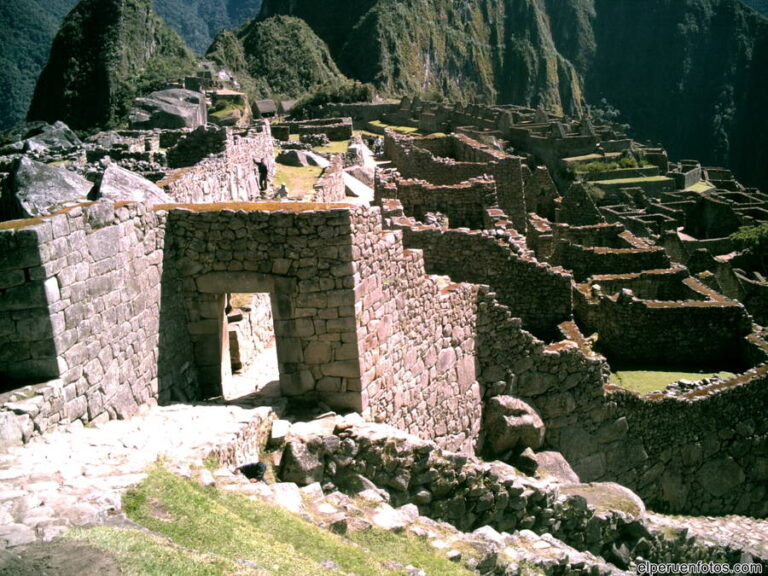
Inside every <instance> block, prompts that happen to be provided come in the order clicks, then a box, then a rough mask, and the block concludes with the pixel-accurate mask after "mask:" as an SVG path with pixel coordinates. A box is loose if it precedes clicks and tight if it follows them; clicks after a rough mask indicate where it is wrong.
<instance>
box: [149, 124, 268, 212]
mask: <svg viewBox="0 0 768 576" xmlns="http://www.w3.org/2000/svg"><path fill="white" fill-rule="evenodd" d="M216 133H217V134H219V133H224V134H225V135H226V138H225V140H224V142H223V144H222V145H223V151H222V152H220V153H218V154H215V155H211V156H207V157H205V158H204V159H203V160H201V161H200V162H198V163H197V164H195V165H194V166H189V167H185V168H177V169H175V170H171V171H169V172H168V174H167V175H166V177H165V178H164V179H163V180H162V181H160V182H158V185H159V186H160V187H161V188H163V189H164V190H165V191H166V192H167V193H168V195H169V196H170V197H171V198H172V199H173V201H174V202H178V203H184V204H199V203H212V202H247V201H250V200H253V199H255V198H258V197H259V174H258V171H257V170H256V165H255V162H257V161H258V160H264V162H265V163H266V164H267V167H268V169H269V174H270V176H271V177H274V174H275V170H276V168H275V160H274V151H273V146H272V132H271V130H270V126H269V123H268V122H267V123H265V124H264V125H263V126H261V127H260V129H259V131H249V132H246V133H244V134H240V135H238V134H236V133H235V132H233V131H232V129H230V128H217V129H216Z"/></svg>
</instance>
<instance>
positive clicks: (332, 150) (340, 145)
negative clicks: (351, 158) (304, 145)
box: [313, 140, 349, 154]
mask: <svg viewBox="0 0 768 576" xmlns="http://www.w3.org/2000/svg"><path fill="white" fill-rule="evenodd" d="M313 150H314V151H315V152H319V153H320V154H346V153H347V150H349V140H337V141H332V142H331V143H330V144H328V145H327V146H317V147H315V148H313Z"/></svg>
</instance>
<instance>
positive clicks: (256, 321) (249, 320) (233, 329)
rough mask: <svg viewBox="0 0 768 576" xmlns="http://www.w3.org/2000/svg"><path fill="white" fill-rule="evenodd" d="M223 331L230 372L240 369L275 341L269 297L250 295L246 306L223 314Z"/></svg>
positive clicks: (266, 295) (250, 362) (245, 366)
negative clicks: (226, 331) (226, 342)
mask: <svg viewBox="0 0 768 576" xmlns="http://www.w3.org/2000/svg"><path fill="white" fill-rule="evenodd" d="M227 329H228V330H229V353H230V360H231V363H232V370H244V369H245V368H247V367H248V366H250V365H251V364H252V363H253V360H254V359H255V358H256V356H257V355H258V354H259V353H260V352H263V351H264V350H265V349H266V348H268V347H269V346H271V345H274V342H275V327H274V323H273V320H272V304H271V302H270V298H269V294H263V293H260V294H252V295H251V298H250V301H249V303H248V304H247V305H244V306H242V307H240V308H236V309H233V310H232V311H231V312H230V313H229V314H227Z"/></svg>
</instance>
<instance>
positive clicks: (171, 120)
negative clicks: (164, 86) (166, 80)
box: [129, 88, 208, 130]
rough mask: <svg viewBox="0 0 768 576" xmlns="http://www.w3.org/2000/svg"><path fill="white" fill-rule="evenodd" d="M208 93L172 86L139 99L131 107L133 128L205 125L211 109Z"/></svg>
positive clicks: (130, 118) (170, 127) (172, 127)
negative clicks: (208, 107)
mask: <svg viewBox="0 0 768 576" xmlns="http://www.w3.org/2000/svg"><path fill="white" fill-rule="evenodd" d="M207 110H208V109H207V108H206V104H205V96H204V95H203V94H201V93H200V92H193V91H192V90H183V89H181V88H171V89H168V90H160V91H158V92H152V93H151V94H150V95H149V96H147V97H146V98H137V99H136V101H135V103H134V108H133V109H132V110H131V114H130V117H129V120H130V122H131V127H132V128H135V129H138V130H151V129H153V128H166V129H175V128H191V129H194V128H197V127H199V126H205V124H206V122H207V121H208V112H207Z"/></svg>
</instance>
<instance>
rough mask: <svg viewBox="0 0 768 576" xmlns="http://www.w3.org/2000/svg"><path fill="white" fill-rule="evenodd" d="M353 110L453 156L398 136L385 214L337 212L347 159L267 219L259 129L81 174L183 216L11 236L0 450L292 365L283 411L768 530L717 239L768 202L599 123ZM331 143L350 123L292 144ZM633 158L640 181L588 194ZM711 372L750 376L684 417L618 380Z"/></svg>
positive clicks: (759, 350) (745, 322) (416, 107)
mask: <svg viewBox="0 0 768 576" xmlns="http://www.w3.org/2000/svg"><path fill="white" fill-rule="evenodd" d="M346 110H349V111H350V116H353V117H355V118H362V120H358V122H362V123H363V124H362V126H363V127H369V128H371V129H374V130H375V129H378V128H379V126H377V125H376V124H373V125H370V124H365V123H366V122H369V121H370V120H372V119H382V120H384V121H385V122H388V123H392V124H395V123H397V125H409V123H410V124H411V125H413V126H414V127H415V128H419V129H421V130H422V131H440V132H443V133H446V134H449V135H436V136H431V137H425V138H422V137H416V136H402V135H398V134H396V133H394V132H387V133H386V134H385V147H384V148H385V157H386V159H387V161H388V165H385V166H380V167H379V169H378V170H377V172H376V177H375V182H374V187H373V188H374V190H373V206H364V205H363V206H360V205H358V204H360V202H356V201H354V200H356V199H352V198H350V197H346V196H345V194H344V190H345V185H344V175H343V166H344V159H342V158H336V159H333V160H331V162H330V164H329V168H328V169H326V173H325V175H324V176H323V179H322V182H321V183H319V185H318V186H316V189H315V192H314V194H313V198H312V199H313V200H314V202H295V203H294V202H290V203H277V202H259V201H255V199H256V198H257V196H258V195H257V185H256V179H257V176H256V174H255V171H254V162H253V161H254V159H259V158H267V159H268V160H269V163H270V170H272V171H274V166H273V164H272V158H273V157H274V153H273V141H272V136H273V134H274V133H275V128H276V125H275V126H270V124H269V123H264V122H262V123H259V124H256V125H252V126H250V127H249V128H247V129H232V128H221V127H219V128H213V127H207V128H197V129H196V130H195V131H178V130H167V131H163V130H156V131H148V132H141V131H134V132H130V133H127V132H126V133H122V134H116V135H115V136H114V137H110V138H111V144H109V146H107V144H108V139H105V138H104V137H103V136H102V137H101V138H102V140H101V141H100V142H101V143H100V144H94V145H93V146H92V147H91V148H89V149H88V156H89V157H90V158H91V159H93V161H96V162H98V160H97V157H99V158H101V157H103V156H104V155H109V156H110V157H111V158H113V160H114V161H118V162H119V161H120V160H121V159H126V160H129V161H131V162H138V161H141V162H146V167H148V168H149V170H147V172H146V173H147V174H148V175H149V174H150V173H151V174H154V180H155V181H156V182H157V184H158V186H159V187H160V188H162V193H163V194H165V195H167V197H168V202H163V203H158V204H155V205H150V204H149V203H146V202H125V201H122V200H120V201H114V200H111V201H110V200H105V199H101V200H99V201H97V202H92V203H88V202H86V203H82V202H80V200H83V198H81V197H77V198H74V199H73V200H72V205H69V206H66V207H64V209H62V210H59V211H54V213H52V214H49V215H40V217H36V218H33V219H28V220H8V221H6V222H4V223H2V224H0V246H1V248H0V270H1V271H2V273H0V344H2V346H0V375H2V378H3V388H2V392H3V394H2V396H0V404H1V405H2V407H3V409H2V411H0V431H2V434H1V435H0V437H2V439H3V443H4V444H5V445H9V444H13V443H18V442H22V441H27V440H29V438H31V437H32V436H34V435H37V434H43V433H45V432H46V431H48V430H50V429H51V428H53V427H55V426H57V425H59V424H60V423H64V422H70V421H74V420H81V421H83V422H84V423H88V422H101V421H104V420H108V419H110V418H125V417H129V416H131V415H132V414H135V413H136V412H137V411H138V410H139V407H140V406H142V405H144V404H146V403H149V402H152V401H154V400H157V401H159V402H161V403H169V402H174V401H180V402H188V401H195V400H203V399H206V398H211V397H214V396H218V395H220V394H221V393H222V386H223V382H224V380H225V378H226V377H227V375H228V371H229V370H231V364H232V358H233V356H234V355H235V354H234V353H233V351H235V352H236V353H237V354H239V353H240V350H246V349H247V348H248V347H249V346H250V347H254V346H257V345H262V344H263V342H264V341H266V340H270V339H271V338H274V341H275V346H276V349H277V357H278V364H279V383H280V390H281V393H282V395H284V396H286V397H289V398H292V399H300V400H302V401H305V402H309V403H313V404H320V403H322V404H324V405H327V406H328V407H330V408H332V409H333V410H336V411H340V412H348V411H354V412H359V413H360V414H361V415H362V416H363V417H364V418H365V419H366V420H369V421H373V422H386V423H387V424H390V425H393V426H395V427H397V428H399V429H401V430H403V431H406V432H408V433H411V434H414V435H416V436H419V437H421V438H423V439H426V440H429V441H431V442H433V443H434V445H435V446H436V447H438V448H441V449H445V450H451V451H454V452H457V453H461V454H464V455H475V454H476V455H480V456H485V457H488V458H491V459H501V460H505V461H507V462H510V463H512V464H514V465H516V466H519V467H520V468H521V469H525V468H526V466H528V467H531V466H532V468H531V471H532V470H533V469H535V467H536V464H535V463H533V464H531V450H547V451H557V452H560V453H561V454H562V455H563V456H564V457H565V459H567V461H568V463H570V465H571V466H572V467H573V470H574V471H575V472H576V474H578V476H579V478H580V479H581V480H582V481H584V482H609V481H611V482H619V483H621V484H623V485H624V486H626V487H628V488H630V489H632V490H634V491H635V492H637V494H639V495H640V497H642V499H643V500H644V501H645V502H646V503H647V504H648V506H650V507H653V508H654V509H657V510H661V511H668V512H676V513H688V514H732V513H738V514H744V515H751V516H756V517H764V516H766V515H767V514H768V499H766V492H765V490H766V488H765V486H766V480H768V445H767V444H766V433H767V430H766V423H765V420H764V418H763V417H762V415H763V413H764V411H765V409H766V408H768V395H766V392H765V387H766V385H768V364H767V363H766V361H767V360H768V345H767V344H766V341H765V334H764V333H763V332H762V331H761V328H760V327H759V326H756V325H755V324H754V321H756V320H758V318H759V317H760V316H759V315H760V312H759V308H753V307H754V306H756V304H754V302H753V301H754V300H757V301H759V298H757V299H755V298H754V296H751V297H750V298H751V299H750V298H746V296H745V294H747V290H746V289H744V288H739V287H740V286H742V285H743V283H744V282H747V281H753V280H752V278H751V277H750V276H749V275H748V274H747V273H746V272H745V271H744V270H743V269H742V268H741V266H744V265H745V264H743V263H741V262H740V261H739V260H738V256H734V255H731V256H730V257H729V258H724V257H723V256H725V255H728V254H730V252H729V250H730V248H732V247H729V246H728V245H727V242H726V241H725V240H723V238H724V235H727V234H729V233H730V232H731V231H733V230H734V229H735V228H734V227H738V225H741V224H743V223H745V222H753V221H754V222H757V221H764V220H761V218H762V212H761V210H764V209H765V208H764V196H763V195H762V194H761V193H760V192H758V191H747V190H742V189H741V188H740V185H738V183H735V181H733V180H732V179H731V178H730V175H729V173H727V172H726V171H724V170H717V169H706V168H701V167H699V166H697V165H694V164H693V163H692V162H690V161H684V162H681V163H679V164H674V163H670V162H669V161H668V159H667V158H666V154H665V153H664V152H663V150H657V149H642V148H637V147H636V145H635V143H632V142H631V141H629V140H628V139H626V138H625V137H624V135H623V134H621V133H620V132H618V131H617V129H616V128H615V127H613V126H607V125H598V126H595V125H593V124H592V123H591V122H590V121H588V120H586V119H582V120H571V119H564V118H552V117H550V116H548V115H547V114H546V113H544V112H542V111H535V110H530V109H524V108H518V107H482V106H469V107H462V106H448V105H437V104H430V103H426V102H421V101H418V102H417V101H413V102H411V101H410V100H404V101H403V102H402V103H401V105H399V106H393V105H391V104H386V105H360V104H357V105H349V106H345V105H333V106H329V107H328V111H329V113H330V114H343V113H344V112H345V111H346ZM318 126H321V127H322V126H325V127H327V128H328V129H332V130H337V129H338V130H344V131H345V134H346V131H347V130H351V127H352V123H351V121H344V122H337V121H335V120H330V121H325V123H324V122H323V121H315V122H311V123H309V124H306V123H305V124H300V123H297V124H296V125H295V126H294V125H293V124H291V125H290V126H289V127H288V129H289V131H290V133H299V134H300V133H302V130H310V131H311V130H317V127H318ZM356 127H357V125H356ZM282 129H283V130H284V129H285V128H282ZM307 133H309V132H307ZM161 143H162V144H165V145H161ZM597 143H601V144H602V146H601V149H602V152H600V153H597V154H596V153H595V147H596V145H597ZM105 152H108V154H107V153H105ZM625 152H626V154H628V155H632V158H633V159H634V158H635V156H639V157H642V162H639V163H638V162H637V161H636V160H632V161H628V162H627V163H631V162H635V163H638V164H639V165H638V166H636V167H634V168H629V170H632V171H633V172H632V173H631V174H629V173H627V172H626V170H627V168H623V167H622V166H621V165H620V164H619V165H618V166H615V167H614V166H611V165H609V164H610V163H608V162H606V163H605V164H606V165H605V166H601V167H602V168H605V170H603V172H602V173H599V174H598V173H596V172H595V171H593V170H590V172H589V174H588V176H584V177H581V176H579V174H580V168H579V166H582V165H586V164H588V163H589V162H598V163H601V162H604V161H605V160H607V159H612V158H617V159H620V158H622V154H624V153H625ZM603 154H605V158H603ZM614 155H615V156H614ZM595 156H597V157H595ZM624 157H625V158H627V155H625V156H624ZM84 171H86V172H87V169H84ZM614 172H616V173H614ZM662 174H663V175H662ZM6 180H7V179H6ZM734 188H735V190H733V189H734ZM596 191H597V192H596ZM3 198H4V199H5V198H6V192H5V190H4V196H3ZM4 201H5V200H4ZM722 214H727V215H729V216H728V217H726V218H724V217H723V216H722ZM12 216H16V214H12ZM701 250H706V252H707V254H709V255H710V258H704V257H700V256H699V255H701V252H700V251H701ZM729 262H738V263H739V265H738V266H736V265H735V264H734V265H732V267H731V272H732V274H730V275H729V274H728V273H727V272H726V270H727V268H728V265H729ZM694 264H695V266H694ZM708 266H714V267H715V270H714V271H713V277H711V278H709V279H708V278H707V275H706V274H703V272H704V271H707V270H709V268H708ZM742 272H743V273H742ZM734 278H735V279H736V280H734ZM754 281H755V282H756V283H757V284H760V282H759V278H758V277H754ZM740 283H741V284H740ZM721 284H722V286H726V288H727V290H725V289H723V288H721ZM721 290H722V292H721ZM723 292H726V294H725V295H724V294H723ZM234 293H245V294H254V293H255V294H259V295H260V296H258V300H257V301H256V304H255V307H256V310H257V312H256V315H257V316H258V317H260V318H261V320H260V321H258V322H257V323H261V326H262V327H263V323H266V324H269V323H270V322H271V324H272V328H273V329H272V330H269V329H266V330H263V329H262V328H259V330H260V332H259V334H260V336H258V337H254V336H253V334H254V330H253V329H248V330H245V331H244V332H243V328H242V326H241V327H240V328H236V327H233V326H232V324H236V323H238V322H243V321H244V319H243V318H242V313H238V312H234V314H233V312H232V310H229V309H228V295H231V294H234ZM750 294H752V292H750ZM734 296H739V297H743V299H744V304H741V303H739V302H738V301H737V300H734V299H733V297H734ZM745 305H746V307H745ZM753 309H755V310H758V311H757V312H752V310H753ZM750 313H752V315H750ZM248 322H250V320H248ZM593 333H597V334H599V338H598V341H597V345H595V343H594V341H593V340H592V339H591V338H590V337H589V335H591V334H593ZM233 340H234V341H236V344H235V346H234V347H233ZM240 340H243V341H248V342H250V343H249V344H246V343H244V344H243V345H242V346H240V345H239V344H237V343H238V342H240ZM596 348H597V350H598V351H596ZM702 356H705V359H706V360H707V361H710V362H712V363H713V364H715V365H716V367H717V368H722V367H724V366H726V367H728V368H729V369H731V370H732V371H733V372H736V373H738V375H737V376H735V377H733V378H730V379H726V380H717V379H715V380H713V381H708V382H705V383H702V384H700V385H696V386H693V387H691V388H690V389H687V390H680V391H677V392H675V393H674V394H664V393H661V392H660V393H653V394H647V395H640V394H637V393H632V392H629V391H627V390H624V389H621V388H618V387H616V386H614V385H611V384H610V382H609V380H608V373H609V362H613V361H614V360H620V361H622V362H638V363H650V364H671V363H674V362H675V361H676V360H679V359H680V358H685V359H687V360H690V362H697V363H698V362H699V361H700V360H701V359H702ZM243 360H244V361H245V363H247V362H248V355H247V353H244V356H243ZM238 361H239V357H238ZM241 363H242V362H241ZM526 449H528V451H527V452H526ZM456 458H459V456H456ZM416 502H417V503H418V501H416Z"/></svg>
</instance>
